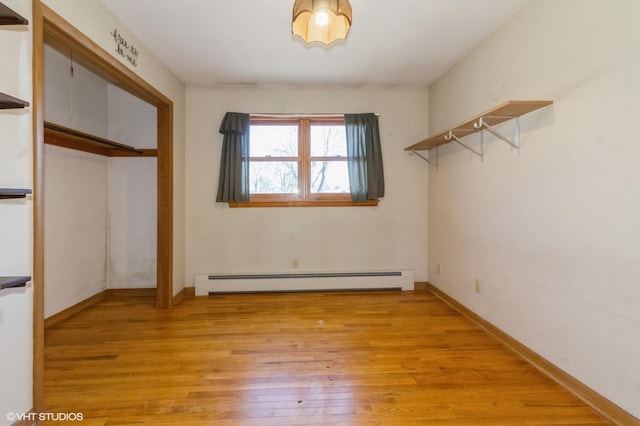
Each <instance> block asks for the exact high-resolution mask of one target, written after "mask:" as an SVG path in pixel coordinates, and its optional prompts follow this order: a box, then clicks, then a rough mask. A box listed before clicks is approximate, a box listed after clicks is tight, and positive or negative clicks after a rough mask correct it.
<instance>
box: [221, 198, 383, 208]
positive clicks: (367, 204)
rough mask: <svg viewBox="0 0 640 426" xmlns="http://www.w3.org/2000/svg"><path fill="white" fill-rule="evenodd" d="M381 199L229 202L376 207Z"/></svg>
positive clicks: (236, 205)
mask: <svg viewBox="0 0 640 426" xmlns="http://www.w3.org/2000/svg"><path fill="white" fill-rule="evenodd" d="M379 201H380V200H369V201H364V202H361V203H354V202H353V201H351V200H304V201H298V200H290V201H251V202H248V203H229V207H231V208H253V207H375V206H377V205H378V203H379Z"/></svg>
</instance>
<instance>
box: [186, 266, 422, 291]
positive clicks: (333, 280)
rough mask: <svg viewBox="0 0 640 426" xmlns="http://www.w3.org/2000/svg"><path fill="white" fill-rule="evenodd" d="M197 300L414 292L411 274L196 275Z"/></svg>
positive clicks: (402, 272)
mask: <svg viewBox="0 0 640 426" xmlns="http://www.w3.org/2000/svg"><path fill="white" fill-rule="evenodd" d="M195 287H196V296H207V295H212V294H216V293H259V292H295V291H340V290H343V291H348V290H413V287H414V276H413V271H411V270H406V271H372V272H306V273H285V274H238V275H230V274H224V275H196V276H195Z"/></svg>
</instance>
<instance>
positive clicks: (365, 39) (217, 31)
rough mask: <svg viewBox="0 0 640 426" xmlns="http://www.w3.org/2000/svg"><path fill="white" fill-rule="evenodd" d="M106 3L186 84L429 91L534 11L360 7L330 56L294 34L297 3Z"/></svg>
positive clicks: (501, 0) (383, 0)
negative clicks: (512, 21)
mask: <svg viewBox="0 0 640 426" xmlns="http://www.w3.org/2000/svg"><path fill="white" fill-rule="evenodd" d="M102 1H103V2H104V3H105V4H106V5H107V7H109V8H110V9H111V10H112V11H113V12H114V13H115V14H116V15H117V16H118V17H119V18H120V19H121V20H122V21H123V22H124V24H125V25H126V26H127V27H128V28H129V29H131V30H132V31H133V32H134V34H135V35H136V36H137V37H138V38H139V39H140V40H141V41H142V42H143V43H144V44H145V45H146V46H147V47H148V48H149V49H150V50H151V51H153V53H154V54H155V55H156V56H157V57H158V58H159V59H160V60H161V61H162V62H163V63H164V64H166V65H167V66H168V67H169V68H170V69H171V70H172V71H173V72H174V73H175V74H176V75H177V76H178V77H179V78H180V79H181V80H182V81H183V82H185V83H190V84H229V85H235V84H261V85H420V86H423V85H429V84H431V83H433V82H434V81H435V80H437V79H438V78H439V77H440V76H441V75H442V74H443V73H444V72H446V71H447V70H448V69H449V68H451V67H452V66H453V65H454V64H455V63H456V62H457V61H458V60H460V59H461V58H462V57H463V56H464V55H465V54H466V53H467V52H469V51H470V50H471V49H472V48H473V47H474V46H475V45H476V44H478V43H479V42H480V41H481V40H482V39H484V38H485V37H486V36H488V35H489V34H490V33H491V32H492V31H493V30H495V29H496V28H497V27H498V26H499V25H500V24H501V23H502V22H504V21H505V20H506V19H508V18H509V17H510V16H511V15H513V14H514V13H515V12H516V11H517V10H518V9H519V8H520V7H522V5H523V4H524V3H526V0H351V6H352V8H353V25H352V27H351V32H350V33H349V36H348V38H347V40H346V41H340V42H335V43H333V44H332V45H331V46H330V47H328V48H327V47H322V45H313V46H307V45H305V44H304V43H303V42H302V41H301V40H300V39H299V38H298V37H294V36H293V35H292V34H291V13H292V7H293V2H294V0H102ZM139 50H141V53H140V55H141V56H140V58H139V61H144V59H143V55H144V49H139Z"/></svg>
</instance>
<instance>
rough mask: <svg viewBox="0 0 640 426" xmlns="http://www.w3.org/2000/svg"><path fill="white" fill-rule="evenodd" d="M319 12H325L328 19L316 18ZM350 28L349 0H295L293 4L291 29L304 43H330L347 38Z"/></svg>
mask: <svg viewBox="0 0 640 426" xmlns="http://www.w3.org/2000/svg"><path fill="white" fill-rule="evenodd" d="M319 13H320V14H321V13H326V16H327V17H328V20H326V19H324V20H323V19H316V16H317V15H318V14H319ZM324 22H326V24H324ZM350 28H351V4H349V0H296V1H295V3H294V4H293V20H292V22H291V31H292V32H293V34H295V35H298V36H300V37H301V38H302V39H303V40H304V41H305V42H306V43H310V42H312V41H319V42H321V43H324V44H327V45H328V44H331V43H332V42H334V41H336V40H338V39H345V38H347V34H349V29H350Z"/></svg>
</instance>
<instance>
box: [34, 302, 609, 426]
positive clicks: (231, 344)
mask: <svg viewBox="0 0 640 426" xmlns="http://www.w3.org/2000/svg"><path fill="white" fill-rule="evenodd" d="M45 337H46V339H45V405H46V409H47V411H49V412H81V413H83V416H84V418H85V421H86V422H89V423H86V424H95V425H104V426H106V425H125V424H158V425H261V426H263V425H284V424H287V425H291V424H300V425H309V424H331V425H340V424H344V425H361V424H372V425H378V424H379V425H419V424H455V425H461V424H462V425H482V424H487V425H519V424H522V425H527V424H560V425H562V424H565V425H568V424H584V425H605V424H609V423H608V422H607V421H606V420H605V419H604V418H603V417H601V416H600V415H599V414H598V413H596V412H595V411H594V410H592V409H591V408H589V407H588V406H586V405H585V404H584V403H582V402H581V401H580V400H579V399H578V398H576V397H575V396H573V395H572V394H570V393H569V392H567V391H566V390H564V389H563V388H561V387H560V386H558V385H557V384H556V383H555V382H553V381H552V380H551V379H549V378H548V377H546V376H545V375H544V374H542V373H540V372H539V371H538V370H537V369H535V368H533V367H532V366H531V365H530V364H528V363H526V362H525V361H523V360H522V359H521V358H519V357H517V356H516V355H515V354H514V353H512V352H510V351H508V350H507V349H505V348H504V347H503V346H502V345H501V344H500V343H499V342H497V341H496V340H494V339H493V338H492V337H490V336H488V335H487V334H485V333H484V332H483V331H482V330H480V329H478V328H477V327H476V326H474V325H473V323H471V322H470V321H469V320H467V319H466V318H464V317H463V316H461V315H459V314H458V313H457V312H456V311H454V310H453V309H452V308H451V307H450V306H448V305H447V304H445V303H443V302H442V301H440V300H439V299H438V298H436V297H435V296H433V295H432V294H430V293H426V292H348V293H336V292H332V293H301V294H287V293H279V294H259V295H247V294H240V295H224V296H215V297H210V298H186V299H184V300H183V301H182V303H181V304H180V305H178V306H176V307H174V308H173V309H171V310H158V309H156V308H155V299H153V298H149V297H144V296H142V295H137V296H133V297H128V296H126V295H124V294H111V295H109V296H108V297H107V298H106V299H105V300H103V301H101V302H99V303H97V304H96V305H93V306H91V307H90V308H88V309H86V310H85V311H82V312H79V313H78V314H76V315H74V316H73V317H72V318H69V319H67V320H65V321H62V322H61V323H59V324H57V325H55V326H53V327H51V328H49V329H47V331H46V336H45ZM45 424H46V423H45ZM83 424H85V423H83Z"/></svg>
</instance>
